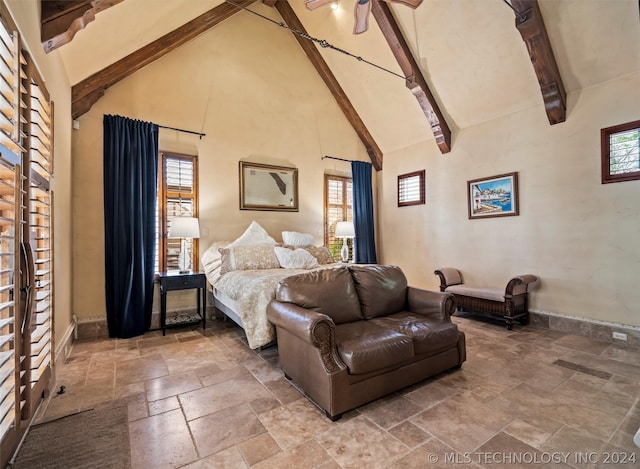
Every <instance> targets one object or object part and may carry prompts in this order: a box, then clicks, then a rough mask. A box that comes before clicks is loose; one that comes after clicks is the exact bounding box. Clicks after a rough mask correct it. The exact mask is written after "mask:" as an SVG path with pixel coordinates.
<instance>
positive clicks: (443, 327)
mask: <svg viewBox="0 0 640 469" xmlns="http://www.w3.org/2000/svg"><path fill="white" fill-rule="evenodd" d="M370 322H372V323H374V324H377V325H379V326H381V327H384V328H386V329H391V330H394V331H396V332H399V333H400V334H403V335H406V336H408V337H411V339H412V340H413V349H414V352H415V354H416V355H419V354H423V353H424V354H430V355H432V354H436V353H438V352H440V351H442V350H446V349H449V348H452V347H455V345H456V344H457V343H458V328H457V327H456V325H455V324H453V323H451V322H449V321H433V320H432V319H429V320H427V319H426V318H425V317H424V316H421V315H419V314H415V313H410V312H402V313H396V314H392V315H390V316H386V317H383V318H376V319H372V320H371V321H370Z"/></svg>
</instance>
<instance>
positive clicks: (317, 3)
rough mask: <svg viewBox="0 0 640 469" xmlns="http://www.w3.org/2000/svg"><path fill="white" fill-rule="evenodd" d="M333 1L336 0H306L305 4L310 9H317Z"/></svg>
mask: <svg viewBox="0 0 640 469" xmlns="http://www.w3.org/2000/svg"><path fill="white" fill-rule="evenodd" d="M333 1H334V0H304V6H306V7H307V8H308V9H309V10H315V9H316V8H320V7H322V6H325V5H328V4H329V3H331V2H333Z"/></svg>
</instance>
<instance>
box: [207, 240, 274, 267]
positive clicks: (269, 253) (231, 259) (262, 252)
mask: <svg viewBox="0 0 640 469" xmlns="http://www.w3.org/2000/svg"><path fill="white" fill-rule="evenodd" d="M219 251H220V254H221V256H222V265H221V266H220V275H222V274H226V273H227V272H231V271H232V270H258V269H277V268H279V267H280V264H279V263H278V258H277V257H276V254H275V252H274V251H273V245H271V244H257V245H255V246H231V247H227V248H220V249H219Z"/></svg>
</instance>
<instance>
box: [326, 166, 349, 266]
mask: <svg viewBox="0 0 640 469" xmlns="http://www.w3.org/2000/svg"><path fill="white" fill-rule="evenodd" d="M352 219H353V182H352V180H351V178H348V177H344V176H334V175H331V174H325V176H324V244H325V246H327V247H328V248H329V250H330V251H331V254H332V255H333V258H334V259H340V248H341V247H342V239H339V238H336V236H335V233H336V224H337V223H338V222H339V221H351V220H352ZM348 244H349V258H350V259H353V253H352V252H351V251H352V249H353V240H349V243H348Z"/></svg>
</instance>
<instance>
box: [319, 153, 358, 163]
mask: <svg viewBox="0 0 640 469" xmlns="http://www.w3.org/2000/svg"><path fill="white" fill-rule="evenodd" d="M325 158H330V159H332V160H338V161H346V162H347V163H353V160H345V159H344V158H337V157H335V156H329V155H324V156H323V157H322V158H320V159H321V160H324V159H325Z"/></svg>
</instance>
